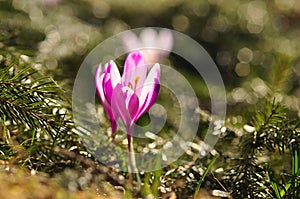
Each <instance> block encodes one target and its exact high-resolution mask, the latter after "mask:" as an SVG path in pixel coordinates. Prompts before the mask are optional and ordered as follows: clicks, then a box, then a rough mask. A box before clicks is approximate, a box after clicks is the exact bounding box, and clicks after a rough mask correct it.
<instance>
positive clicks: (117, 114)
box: [96, 51, 160, 146]
mask: <svg viewBox="0 0 300 199" xmlns="http://www.w3.org/2000/svg"><path fill="white" fill-rule="evenodd" d="M96 88H97V92H98V95H99V97H100V99H101V101H102V104H103V106H104V108H105V111H106V113H107V116H108V118H109V119H110V122H111V127H112V132H113V133H115V131H116V127H117V120H118V119H121V120H122V121H123V123H124V125H125V127H126V130H127V138H128V145H129V146H130V143H131V135H132V130H133V126H134V124H135V122H136V121H137V120H138V119H139V118H140V117H141V116H142V115H143V114H144V113H145V112H147V111H148V110H149V109H150V107H151V106H152V105H153V104H154V103H155V101H156V99H157V96H158V93H159V90H160V65H159V64H158V63H156V64H155V65H154V66H153V67H152V68H151V70H150V71H149V73H148V75H147V65H146V62H145V59H144V57H143V55H142V54H141V53H140V52H139V51H135V52H132V53H130V54H129V55H128V56H127V58H126V61H125V66H124V72H123V76H122V77H121V75H120V73H119V70H118V68H117V65H116V64H115V62H114V61H109V62H108V63H107V64H106V65H105V67H104V70H102V67H101V65H100V66H98V68H97V71H96Z"/></svg>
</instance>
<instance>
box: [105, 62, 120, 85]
mask: <svg viewBox="0 0 300 199" xmlns="http://www.w3.org/2000/svg"><path fill="white" fill-rule="evenodd" d="M107 68H108V69H109V70H108V72H109V73H110V78H111V85H112V87H113V88H114V87H116V85H117V84H118V83H120V82H121V75H120V72H119V69H118V67H117V65H116V63H115V62H114V61H112V60H111V61H110V62H109V63H108V64H107Z"/></svg>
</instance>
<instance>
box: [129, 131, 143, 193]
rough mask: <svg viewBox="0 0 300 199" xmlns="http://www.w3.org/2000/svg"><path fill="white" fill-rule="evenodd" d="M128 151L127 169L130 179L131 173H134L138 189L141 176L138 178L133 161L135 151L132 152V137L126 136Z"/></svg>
mask: <svg viewBox="0 0 300 199" xmlns="http://www.w3.org/2000/svg"><path fill="white" fill-rule="evenodd" d="M128 152H129V167H128V170H129V172H130V173H131V174H130V177H131V180H132V173H135V174H136V179H137V182H138V189H139V190H140V187H141V178H140V174H139V171H138V169H137V167H136V161H135V153H134V147H133V139H132V137H131V136H130V137H128Z"/></svg>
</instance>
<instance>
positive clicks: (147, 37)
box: [140, 28, 157, 48]
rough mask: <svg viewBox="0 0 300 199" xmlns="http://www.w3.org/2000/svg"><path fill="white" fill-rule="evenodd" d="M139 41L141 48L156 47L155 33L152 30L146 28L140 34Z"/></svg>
mask: <svg viewBox="0 0 300 199" xmlns="http://www.w3.org/2000/svg"><path fill="white" fill-rule="evenodd" d="M140 38H141V41H142V42H143V47H147V48H153V47H156V46H155V44H156V42H157V32H156V30H154V29H153V28H146V29H144V30H143V31H142V32H141V34H140Z"/></svg>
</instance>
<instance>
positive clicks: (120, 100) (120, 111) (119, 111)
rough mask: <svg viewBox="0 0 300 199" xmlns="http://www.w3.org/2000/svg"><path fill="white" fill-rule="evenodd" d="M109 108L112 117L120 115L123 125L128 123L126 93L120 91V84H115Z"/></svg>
mask: <svg viewBox="0 0 300 199" xmlns="http://www.w3.org/2000/svg"><path fill="white" fill-rule="evenodd" d="M111 102H112V104H111V109H112V113H113V116H114V117H121V119H122V121H123V122H124V124H125V126H126V127H127V126H129V125H130V120H131V119H130V116H129V113H128V110H127V106H126V95H125V94H124V93H123V91H122V84H117V85H116V87H115V89H114V92H113V94H112V101H111Z"/></svg>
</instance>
